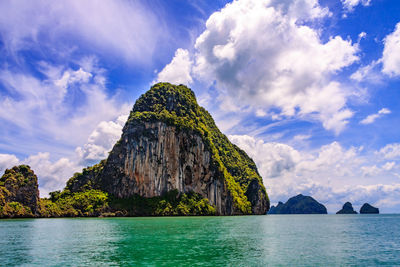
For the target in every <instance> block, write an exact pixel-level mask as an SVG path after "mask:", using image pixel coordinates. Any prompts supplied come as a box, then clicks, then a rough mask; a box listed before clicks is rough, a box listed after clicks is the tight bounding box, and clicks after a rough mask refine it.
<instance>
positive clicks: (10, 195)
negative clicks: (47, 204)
mask: <svg viewBox="0 0 400 267" xmlns="http://www.w3.org/2000/svg"><path fill="white" fill-rule="evenodd" d="M38 214H39V189H38V179H37V176H36V175H35V173H34V172H33V171H32V170H31V169H30V167H29V166H27V165H20V166H15V167H13V168H11V169H7V170H6V171H5V173H4V174H3V176H2V177H1V178H0V217H34V216H37V215H38Z"/></svg>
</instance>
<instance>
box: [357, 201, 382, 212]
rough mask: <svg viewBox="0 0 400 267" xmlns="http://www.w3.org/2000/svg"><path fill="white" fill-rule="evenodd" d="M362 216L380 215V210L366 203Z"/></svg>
mask: <svg viewBox="0 0 400 267" xmlns="http://www.w3.org/2000/svg"><path fill="white" fill-rule="evenodd" d="M360 214H379V209H378V208H375V207H373V206H371V205H370V204H368V203H364V205H362V207H361V209H360Z"/></svg>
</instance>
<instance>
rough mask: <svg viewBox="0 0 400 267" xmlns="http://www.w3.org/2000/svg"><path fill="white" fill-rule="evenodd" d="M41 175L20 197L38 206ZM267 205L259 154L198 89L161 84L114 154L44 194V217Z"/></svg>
mask: <svg viewBox="0 0 400 267" xmlns="http://www.w3.org/2000/svg"><path fill="white" fill-rule="evenodd" d="M28 170H29V168H28ZM35 177H36V176H35ZM35 181H36V187H35V188H31V187H29V188H26V189H25V187H24V189H23V190H22V191H23V192H26V190H28V191H29V192H30V193H31V194H34V195H35V198H34V199H33V198H32V196H31V195H29V194H27V193H26V194H23V200H22V199H17V200H18V201H28V202H29V203H28V204H29V205H30V206H29V207H32V212H33V213H35V212H36V211H37V208H35V207H37V203H38V191H37V179H36V180H35ZM11 184H13V183H11ZM21 196H22V195H21ZM32 201H36V202H35V203H36V204H35V205H36V206H35V205H33V204H32V203H33V202H32ZM21 203H22V202H21ZM24 203H27V202H24ZM31 204H32V205H31ZM268 210H269V199H268V195H267V192H266V190H265V187H264V185H263V182H262V178H261V176H260V175H259V173H258V170H257V167H256V165H255V163H254V161H253V160H252V159H251V158H250V157H249V156H248V155H247V154H246V153H245V152H244V151H243V150H241V149H240V148H239V147H237V146H236V145H234V144H232V143H231V142H230V141H229V140H228V138H227V137H226V136H225V135H224V134H222V133H221V132H220V130H219V129H218V127H217V126H216V124H215V122H214V120H213V118H212V117H211V115H210V114H209V113H208V112H207V111H206V110H205V109H204V108H202V107H200V106H199V105H198V104H197V100H196V97H195V94H194V92H193V91H192V90H190V89H189V88H187V87H186V86H184V85H179V86H176V85H172V84H169V83H158V84H156V85H154V86H153V87H151V89H150V90H149V91H147V92H146V93H145V94H144V95H142V96H141V97H140V98H139V99H138V100H137V101H136V103H135V105H134V107H133V109H132V111H131V113H130V115H129V118H128V121H127V122H126V124H125V126H124V128H123V132H122V136H121V138H120V140H119V141H118V142H117V143H116V144H115V145H114V147H113V149H112V150H111V152H110V153H109V156H108V158H107V159H104V160H102V161H101V162H100V163H98V164H96V165H94V166H91V167H88V168H85V169H83V171H82V172H81V173H75V174H74V176H73V177H72V178H70V179H69V180H68V182H67V185H66V187H65V188H64V190H62V191H55V192H51V193H50V198H49V199H42V200H41V201H40V210H39V212H40V214H39V215H38V216H42V217H62V216H71V217H73V216H149V215H150V216H153V215H241V214H266V212H267V211H268Z"/></svg>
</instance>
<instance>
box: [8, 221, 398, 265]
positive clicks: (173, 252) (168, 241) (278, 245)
mask: <svg viewBox="0 0 400 267" xmlns="http://www.w3.org/2000/svg"><path fill="white" fill-rule="evenodd" d="M0 265H1V266H13V265H18V266H20V265H24V266H30V265H37V266H104V265H111V266H121V265H123V266H133V265H134V266H138V265H142V266H196V265H198V266H378V265H379V266H382V265H387V266H400V215H267V216H239V217H157V218H156V217H155V218H71V219H14V220H0Z"/></svg>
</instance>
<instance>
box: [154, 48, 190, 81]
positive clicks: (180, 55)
mask: <svg viewBox="0 0 400 267" xmlns="http://www.w3.org/2000/svg"><path fill="white" fill-rule="evenodd" d="M192 64H193V62H192V60H191V59H190V55H189V52H188V51H187V50H185V49H181V48H179V49H178V50H176V52H175V56H174V58H173V59H172V61H171V63H169V64H168V65H166V66H165V67H164V69H163V70H162V71H161V72H160V73H158V75H157V81H156V82H170V83H173V84H185V85H189V84H190V83H192V81H193V80H192V77H191V69H192Z"/></svg>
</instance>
